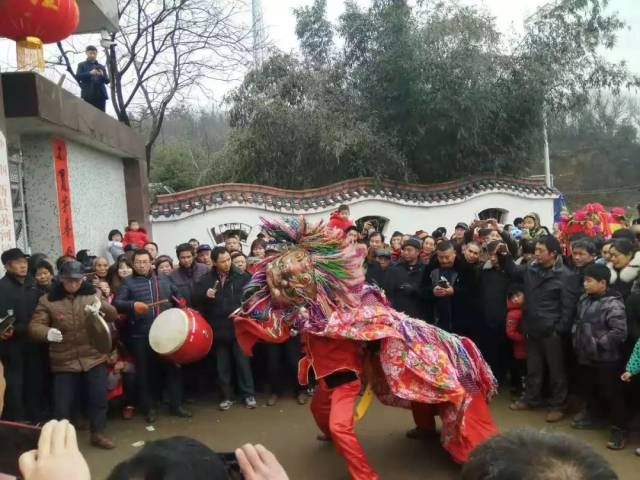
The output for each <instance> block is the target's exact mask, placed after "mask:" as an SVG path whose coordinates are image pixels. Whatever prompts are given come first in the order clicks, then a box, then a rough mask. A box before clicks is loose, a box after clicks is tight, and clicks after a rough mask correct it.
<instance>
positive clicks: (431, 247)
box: [420, 235, 436, 265]
mask: <svg viewBox="0 0 640 480" xmlns="http://www.w3.org/2000/svg"><path fill="white" fill-rule="evenodd" d="M435 251H436V241H435V239H434V238H433V237H432V236H431V235H427V236H426V237H424V239H423V240H422V251H421V252H420V258H421V259H422V263H424V264H425V265H429V262H430V261H431V255H433V252H435Z"/></svg>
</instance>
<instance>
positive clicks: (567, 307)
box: [499, 255, 578, 338]
mask: <svg viewBox="0 0 640 480" xmlns="http://www.w3.org/2000/svg"><path fill="white" fill-rule="evenodd" d="M499 261H500V263H501V265H502V266H503V268H504V271H505V272H506V273H507V274H508V275H509V276H510V277H511V279H512V280H513V281H517V282H521V283H523V284H524V298H525V300H524V307H523V317H522V330H523V332H524V333H525V334H527V335H529V336H531V337H536V338H545V337H548V336H550V335H552V334H554V333H555V334H565V333H568V332H569V331H571V325H572V323H573V319H574V316H575V310H576V304H577V300H578V286H577V285H575V277H572V275H571V271H570V270H569V269H568V268H567V267H566V266H565V265H564V263H563V261H562V256H558V258H557V259H556V262H555V264H554V265H553V266H552V267H550V268H544V267H542V266H541V265H540V263H538V262H531V263H529V264H526V265H516V264H515V262H514V261H513V257H511V255H499Z"/></svg>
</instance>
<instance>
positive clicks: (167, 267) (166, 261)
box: [154, 255, 173, 275]
mask: <svg viewBox="0 0 640 480" xmlns="http://www.w3.org/2000/svg"><path fill="white" fill-rule="evenodd" d="M154 265H155V267H156V272H158V274H160V273H162V274H164V275H169V274H170V273H171V272H173V259H172V258H171V257H170V256H169V255H160V256H159V257H158V258H156V261H155V262H154Z"/></svg>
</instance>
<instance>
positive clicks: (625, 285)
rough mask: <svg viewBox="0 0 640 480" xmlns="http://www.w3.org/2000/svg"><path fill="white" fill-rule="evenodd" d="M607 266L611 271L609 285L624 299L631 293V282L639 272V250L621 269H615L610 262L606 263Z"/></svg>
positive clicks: (636, 277) (632, 282)
mask: <svg viewBox="0 0 640 480" xmlns="http://www.w3.org/2000/svg"><path fill="white" fill-rule="evenodd" d="M607 266H608V267H609V271H610V272H611V280H610V282H609V285H611V288H613V289H614V290H617V291H618V292H620V294H621V295H622V298H624V299H626V298H627V297H628V296H629V295H630V294H631V289H632V288H633V284H634V282H635V281H636V280H638V275H639V274H640V251H638V252H636V253H635V254H634V255H633V257H632V258H631V261H630V262H629V264H628V265H627V266H626V267H624V268H623V269H622V270H616V269H615V268H614V267H613V264H612V263H608V264H607Z"/></svg>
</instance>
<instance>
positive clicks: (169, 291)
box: [113, 249, 192, 423]
mask: <svg viewBox="0 0 640 480" xmlns="http://www.w3.org/2000/svg"><path fill="white" fill-rule="evenodd" d="M183 302H184V299H182V297H181V296H180V293H179V292H178V289H177V287H176V286H175V285H174V284H173V283H172V282H171V280H169V277H167V276H166V275H157V274H156V273H155V272H154V271H153V269H152V268H151V255H150V254H149V252H147V251H146V250H142V249H140V250H136V251H135V252H134V253H133V275H130V276H128V277H126V278H125V279H124V280H123V282H122V286H121V287H120V290H118V293H117V294H116V298H115V299H114V301H113V305H114V306H115V307H116V308H117V309H118V311H119V312H120V313H123V314H126V315H128V317H129V325H128V329H127V331H128V333H127V336H128V338H125V339H124V340H125V344H126V346H127V348H128V350H129V351H130V352H131V354H132V355H133V357H134V360H135V364H136V383H137V387H138V388H137V390H138V406H139V408H140V410H141V411H142V413H143V414H144V415H145V417H146V420H147V423H154V422H155V421H156V417H157V410H156V404H157V403H159V402H160V400H161V398H160V396H161V394H162V391H163V390H164V388H163V387H166V389H167V392H168V394H169V408H170V410H171V414H172V415H175V416H178V417H183V418H188V417H191V416H192V415H191V412H190V411H188V410H186V409H185V408H184V407H183V406H182V370H181V368H180V365H176V364H174V363H171V362H167V361H165V360H164V359H163V358H162V357H160V356H159V355H158V354H157V353H155V352H154V351H153V350H152V349H151V346H150V345H149V329H150V328H151V324H152V323H153V321H154V320H155V318H156V317H157V316H158V315H160V313H161V312H163V311H164V310H167V309H169V308H172V307H176V306H182V305H183ZM185 303H186V302H185ZM163 377H164V380H165V384H164V385H163V382H162V380H163Z"/></svg>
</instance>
